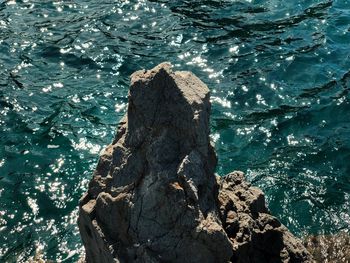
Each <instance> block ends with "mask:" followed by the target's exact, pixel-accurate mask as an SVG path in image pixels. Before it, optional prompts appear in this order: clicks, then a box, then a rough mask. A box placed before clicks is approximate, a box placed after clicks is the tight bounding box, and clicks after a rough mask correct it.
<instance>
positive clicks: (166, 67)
mask: <svg viewBox="0 0 350 263" xmlns="http://www.w3.org/2000/svg"><path fill="white" fill-rule="evenodd" d="M172 67H173V65H172V64H171V63H170V62H162V63H160V64H159V65H157V66H155V67H154V68H152V69H150V70H146V69H142V70H138V71H136V72H134V73H133V74H131V76H130V78H131V85H133V83H135V82H137V81H139V80H144V79H149V78H152V77H153V76H154V75H156V74H157V73H158V72H160V71H164V72H167V73H168V75H170V74H171V73H173V72H172Z"/></svg>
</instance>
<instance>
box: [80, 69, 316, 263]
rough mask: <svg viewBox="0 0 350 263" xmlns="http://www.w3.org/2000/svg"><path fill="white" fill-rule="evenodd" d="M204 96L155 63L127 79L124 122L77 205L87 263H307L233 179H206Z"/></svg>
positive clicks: (198, 86) (186, 76) (200, 87)
mask: <svg viewBox="0 0 350 263" xmlns="http://www.w3.org/2000/svg"><path fill="white" fill-rule="evenodd" d="M209 115H210V101H209V89H208V88H207V86H206V85H205V84H204V83H203V82H202V81H200V80H199V79H198V78H197V77H196V76H194V75H193V74H192V73H190V72H173V71H172V70H171V65H170V64H168V63H163V64H160V65H158V66H157V67H155V68H154V69H152V70H149V71H145V70H143V71H137V72H135V73H134V74H133V75H132V76H131V85H130V91H129V105H128V110H127V114H126V115H125V117H124V118H123V119H122V121H121V122H120V125H119V127H118V130H117V134H116V137H115V139H114V140H113V142H112V144H110V145H109V146H108V147H107V148H106V149H105V151H104V152H103V153H102V154H101V156H100V160H99V162H98V165H97V167H96V170H95V172H94V174H93V179H92V180H91V181H90V184H89V188H88V191H87V193H86V194H85V195H84V196H83V197H82V198H81V200H80V210H79V219H78V224H79V229H80V233H81V237H82V241H83V244H84V246H85V249H86V258H85V260H86V261H87V262H122V263H123V262H201V263H205V262H219V263H220V262H247V263H249V262H312V260H311V256H310V254H309V253H308V252H307V251H306V249H305V248H304V247H303V245H302V243H301V242H300V241H299V240H298V239H296V238H295V237H293V236H292V234H291V233H290V232H289V231H288V230H287V229H286V228H285V227H284V226H283V225H281V224H280V222H279V221H278V220H277V219H276V218H275V217H273V216H271V215H270V214H269V211H268V209H267V207H266V205H265V200H264V195H263V193H262V192H261V191H260V190H259V189H257V188H254V187H251V186H250V185H249V184H248V183H247V182H246V181H245V180H244V176H243V174H242V173H240V172H233V173H231V174H229V175H227V176H225V177H222V178H220V177H217V176H215V175H214V170H215V166H216V162H217V159H216V154H215V151H214V148H213V146H211V144H210V140H209Z"/></svg>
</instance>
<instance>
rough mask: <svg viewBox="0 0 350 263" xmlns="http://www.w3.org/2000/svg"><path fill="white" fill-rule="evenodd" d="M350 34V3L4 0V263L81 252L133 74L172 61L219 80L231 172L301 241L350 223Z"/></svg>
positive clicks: (222, 141) (225, 162)
mask: <svg viewBox="0 0 350 263" xmlns="http://www.w3.org/2000/svg"><path fill="white" fill-rule="evenodd" d="M349 43H350V2H349V1H347V0H333V1H326V0H322V1H321V0H314V1H308V0H303V1H301V0H295V1H279V0H269V1H268V0H247V1H234V0H231V1H228V0H226V1H225V0H222V1H219V0H204V1H202V0H201V1H199V0H198V1H197V0H187V1H168V0H159V1H156V0H153V1H146V0H138V1H136V0H133V1H127V0H125V1H111V0H109V1H106V0H104V1H81V0H70V1H46V0H35V1H31V0H22V1H15V0H11V1H3V0H0V200H1V203H0V261H1V262H15V261H17V262H25V261H27V260H28V259H29V257H31V256H33V255H34V254H35V251H36V250H37V251H41V253H42V255H43V257H44V258H46V259H53V260H56V261H64V262H74V260H77V259H78V258H79V255H80V253H81V251H82V248H81V247H82V245H81V243H80V238H79V235H78V229H77V226H76V219H77V203H78V199H79V198H80V196H81V195H82V193H83V192H84V191H85V189H86V187H87V182H88V180H89V179H90V177H91V172H92V170H93V169H94V166H95V163H96V161H97V156H98V153H99V152H100V150H101V149H102V148H103V147H104V146H105V145H107V144H108V143H109V142H110V141H111V140H112V137H113V134H114V129H115V127H116V124H117V123H118V121H119V119H120V118H121V116H122V115H123V114H124V112H125V106H126V103H127V92H128V84H129V75H130V74H131V73H132V72H133V71H135V70H138V69H141V68H151V67H153V66H155V65H156V64H158V63H160V62H162V61H170V62H172V63H173V64H174V65H175V68H176V69H177V68H178V69H182V70H190V71H193V72H194V73H195V74H196V75H198V76H199V77H200V78H201V79H202V80H203V81H204V82H205V83H207V85H208V86H209V87H210V89H211V91H212V103H213V110H212V119H211V125H212V138H213V140H214V141H215V143H216V148H217V152H218V156H219V165H218V168H217V172H218V173H219V174H220V175H224V174H225V173H227V172H229V171H231V170H237V169H239V170H243V171H244V172H246V174H247V178H248V179H249V180H250V181H251V182H252V183H253V184H254V185H257V186H259V187H261V188H262V189H263V190H264V191H265V193H266V195H267V201H268V203H269V206H270V208H271V210H272V212H273V213H274V214H275V215H276V216H277V217H279V218H280V219H281V220H282V222H283V223H284V224H285V225H287V226H288V227H289V228H290V229H291V230H292V231H293V233H295V234H297V235H299V236H301V237H302V236H304V235H308V234H311V233H316V234H317V233H336V232H337V231H339V230H345V231H348V230H349V228H350V227H349V224H350V151H349V150H350V149H349V148H350V104H349V87H350V46H349Z"/></svg>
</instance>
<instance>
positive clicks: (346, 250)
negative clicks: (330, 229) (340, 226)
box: [304, 232, 350, 263]
mask: <svg viewBox="0 0 350 263" xmlns="http://www.w3.org/2000/svg"><path fill="white" fill-rule="evenodd" d="M304 243H305V246H306V248H307V249H308V250H309V251H310V253H311V254H312V255H313V256H314V258H315V260H316V262H320V263H323V262H337V263H349V262H350V235H349V233H346V232H339V233H337V234H334V235H319V236H309V237H307V239H306V240H305V241H304Z"/></svg>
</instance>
